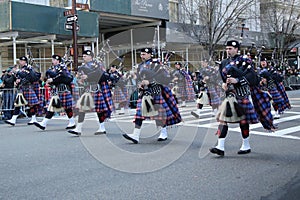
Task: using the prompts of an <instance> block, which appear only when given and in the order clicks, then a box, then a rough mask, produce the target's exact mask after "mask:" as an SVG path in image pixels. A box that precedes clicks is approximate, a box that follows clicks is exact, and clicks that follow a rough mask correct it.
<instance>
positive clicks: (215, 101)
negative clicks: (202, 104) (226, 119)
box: [207, 87, 222, 106]
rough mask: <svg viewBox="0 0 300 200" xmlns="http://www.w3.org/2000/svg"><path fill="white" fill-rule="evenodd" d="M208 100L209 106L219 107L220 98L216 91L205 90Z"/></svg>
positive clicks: (211, 89)
mask: <svg viewBox="0 0 300 200" xmlns="http://www.w3.org/2000/svg"><path fill="white" fill-rule="evenodd" d="M207 93H208V98H209V104H210V105H211V106H219V105H221V103H222V102H221V98H220V97H219V95H218V93H217V91H216V89H215V88H214V87H213V88H207Z"/></svg>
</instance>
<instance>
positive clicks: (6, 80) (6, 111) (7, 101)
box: [1, 67, 16, 120]
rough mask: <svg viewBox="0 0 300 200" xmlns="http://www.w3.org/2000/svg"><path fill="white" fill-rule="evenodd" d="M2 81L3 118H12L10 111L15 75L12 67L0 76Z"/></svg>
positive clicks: (12, 106) (13, 96)
mask: <svg viewBox="0 0 300 200" xmlns="http://www.w3.org/2000/svg"><path fill="white" fill-rule="evenodd" d="M1 80H2V81H3V87H2V91H3V94H2V95H3V100H2V110H3V115H4V120H8V119H11V118H12V111H13V110H14V99H15V96H16V95H15V94H16V92H15V81H16V76H15V74H14V71H13V67H9V68H8V69H7V70H6V71H5V74H4V75H3V76H2V77H1Z"/></svg>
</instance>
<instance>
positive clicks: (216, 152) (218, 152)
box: [209, 147, 225, 156]
mask: <svg viewBox="0 0 300 200" xmlns="http://www.w3.org/2000/svg"><path fill="white" fill-rule="evenodd" d="M209 151H210V152H211V153H214V154H217V155H219V156H224V154H225V153H224V151H222V150H220V149H217V148H216V147H214V148H210V149H209Z"/></svg>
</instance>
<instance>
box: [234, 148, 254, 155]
mask: <svg viewBox="0 0 300 200" xmlns="http://www.w3.org/2000/svg"><path fill="white" fill-rule="evenodd" d="M248 153H251V149H248V150H239V151H238V152H237V154H248Z"/></svg>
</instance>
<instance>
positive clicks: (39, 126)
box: [33, 122, 46, 130]
mask: <svg viewBox="0 0 300 200" xmlns="http://www.w3.org/2000/svg"><path fill="white" fill-rule="evenodd" d="M33 124H34V125H35V126H36V127H38V128H40V129H42V130H45V128H46V127H45V126H42V125H40V123H38V122H33Z"/></svg>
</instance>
